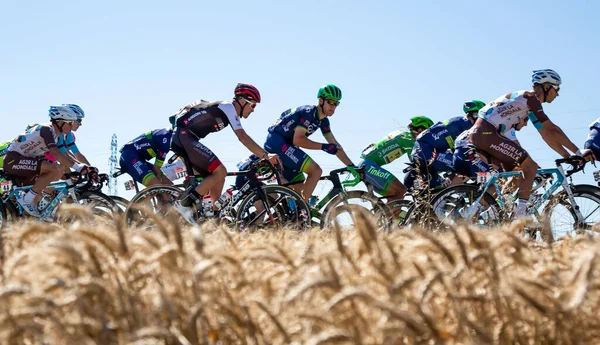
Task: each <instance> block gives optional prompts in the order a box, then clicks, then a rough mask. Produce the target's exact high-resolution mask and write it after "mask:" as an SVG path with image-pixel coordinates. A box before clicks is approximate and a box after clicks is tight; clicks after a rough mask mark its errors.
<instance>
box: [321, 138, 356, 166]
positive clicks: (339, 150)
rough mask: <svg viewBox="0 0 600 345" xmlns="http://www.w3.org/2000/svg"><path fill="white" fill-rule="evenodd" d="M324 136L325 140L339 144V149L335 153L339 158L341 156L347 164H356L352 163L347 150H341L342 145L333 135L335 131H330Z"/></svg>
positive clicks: (341, 159)
mask: <svg viewBox="0 0 600 345" xmlns="http://www.w3.org/2000/svg"><path fill="white" fill-rule="evenodd" d="M323 136H324V137H325V140H327V142H328V143H330V144H336V145H337V146H338V151H337V152H336V154H335V155H336V157H337V158H339V160H340V161H342V163H344V164H346V165H354V163H352V160H351V159H350V157H348V155H347V154H346V152H345V151H344V150H341V146H340V144H339V143H338V141H337V140H336V139H335V137H334V136H333V133H331V132H329V133H327V134H324V135H323Z"/></svg>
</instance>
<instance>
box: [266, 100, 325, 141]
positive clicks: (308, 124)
mask: <svg viewBox="0 0 600 345" xmlns="http://www.w3.org/2000/svg"><path fill="white" fill-rule="evenodd" d="M296 128H303V129H305V130H306V136H307V137H308V136H310V135H311V134H313V133H314V132H316V131H317V128H320V129H321V133H323V135H325V134H327V133H331V129H330V128H329V119H328V118H327V117H324V118H322V119H319V111H318V108H317V106H316V105H304V106H301V107H298V108H293V109H288V110H286V111H284V112H283V113H281V115H280V117H279V118H278V119H277V120H276V121H275V122H274V123H273V124H272V125H271V127H269V129H268V131H269V133H276V134H278V135H279V136H281V137H282V138H283V139H285V141H286V142H287V143H289V144H292V143H293V139H294V132H295V131H296Z"/></svg>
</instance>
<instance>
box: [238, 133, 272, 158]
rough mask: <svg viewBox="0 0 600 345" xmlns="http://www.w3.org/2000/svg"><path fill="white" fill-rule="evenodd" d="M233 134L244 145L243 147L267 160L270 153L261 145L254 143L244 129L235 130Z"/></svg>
mask: <svg viewBox="0 0 600 345" xmlns="http://www.w3.org/2000/svg"><path fill="white" fill-rule="evenodd" d="M233 133H235V135H236V136H237V138H238V140H239V141H240V142H241V143H242V145H244V146H246V148H248V150H250V152H252V153H254V154H255V155H257V156H258V157H259V158H267V156H268V152H267V151H265V150H264V149H263V148H262V147H260V145H258V144H257V143H256V141H254V139H252V138H250V136H249V135H248V133H246V131H245V130H244V129H242V128H240V129H237V130H234V131H233Z"/></svg>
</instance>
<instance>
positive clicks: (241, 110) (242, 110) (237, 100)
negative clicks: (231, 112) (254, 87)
mask: <svg viewBox="0 0 600 345" xmlns="http://www.w3.org/2000/svg"><path fill="white" fill-rule="evenodd" d="M234 100H235V102H236V103H237V104H238V105H239V106H240V117H242V114H243V113H244V107H246V105H248V103H244V104H243V105H242V103H240V99H239V98H237V97H236V98H235V99H234Z"/></svg>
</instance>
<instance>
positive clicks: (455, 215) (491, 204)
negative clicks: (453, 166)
mask: <svg viewBox="0 0 600 345" xmlns="http://www.w3.org/2000/svg"><path fill="white" fill-rule="evenodd" d="M482 193H483V198H482V200H483V202H484V203H485V204H484V205H481V204H480V208H481V212H477V213H476V214H475V216H474V217H472V218H471V219H470V220H468V221H465V219H464V217H463V214H464V212H465V211H466V210H467V208H468V207H470V206H472V204H473V201H474V200H476V199H477V198H479V196H480V195H481V194H482ZM465 198H468V200H465ZM415 206H416V205H415ZM409 212H410V214H407V216H406V218H407V221H406V225H407V226H409V227H410V226H415V225H418V226H420V227H424V228H426V229H428V230H430V231H440V230H441V231H443V230H445V229H446V228H447V227H448V226H450V224H458V223H470V224H477V225H479V226H480V227H488V228H491V227H494V226H496V225H498V224H499V223H500V221H501V220H502V219H503V213H502V211H501V210H500V208H499V207H498V204H497V203H496V199H495V198H494V197H493V196H491V195H490V194H489V193H487V192H484V191H481V190H480V189H479V187H478V186H474V185H466V184H462V185H457V186H452V187H448V188H445V189H444V190H442V191H440V192H439V193H437V194H436V195H435V196H434V197H433V198H432V199H431V203H420V204H419V206H417V207H413V208H412V209H411V210H410V211H409Z"/></svg>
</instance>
